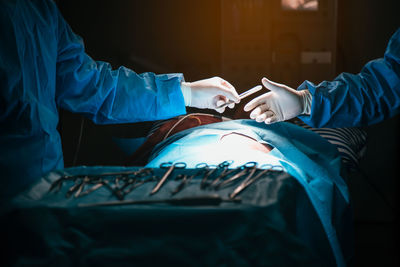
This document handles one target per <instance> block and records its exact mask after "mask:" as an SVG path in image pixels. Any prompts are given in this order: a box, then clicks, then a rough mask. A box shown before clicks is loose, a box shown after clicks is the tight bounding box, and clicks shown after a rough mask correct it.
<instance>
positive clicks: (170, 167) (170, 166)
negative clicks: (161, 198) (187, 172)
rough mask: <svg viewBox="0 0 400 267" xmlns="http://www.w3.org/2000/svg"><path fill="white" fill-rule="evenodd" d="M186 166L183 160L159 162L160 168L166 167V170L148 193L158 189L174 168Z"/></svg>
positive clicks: (152, 193)
mask: <svg viewBox="0 0 400 267" xmlns="http://www.w3.org/2000/svg"><path fill="white" fill-rule="evenodd" d="M185 167H186V163H184V162H177V163H172V162H164V163H161V164H160V168H164V169H165V168H168V170H167V171H166V172H165V173H164V175H163V177H162V178H161V180H160V181H159V182H158V183H157V184H156V186H155V187H154V188H153V190H151V192H150V195H154V194H155V193H157V192H158V190H160V188H161V186H163V184H164V183H165V181H166V180H167V179H168V177H169V176H170V175H171V173H172V171H173V170H174V169H175V168H176V169H184V168H185Z"/></svg>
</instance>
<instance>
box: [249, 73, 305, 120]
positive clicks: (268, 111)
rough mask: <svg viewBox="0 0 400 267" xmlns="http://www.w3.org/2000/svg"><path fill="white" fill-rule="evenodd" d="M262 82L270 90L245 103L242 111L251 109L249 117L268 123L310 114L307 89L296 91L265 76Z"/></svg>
mask: <svg viewBox="0 0 400 267" xmlns="http://www.w3.org/2000/svg"><path fill="white" fill-rule="evenodd" d="M262 83H263V85H264V86H265V87H266V88H267V89H269V90H270V92H268V93H266V94H263V95H261V96H259V97H256V98H254V99H253V100H251V101H250V102H249V103H247V104H246V106H245V107H244V111H250V110H253V111H252V112H251V113H250V118H251V119H253V120H254V119H255V120H256V121H257V122H263V121H264V122H265V123H266V124H270V123H273V122H278V121H285V120H289V119H292V118H294V117H297V116H299V115H301V114H306V115H309V114H310V111H311V102H312V95H311V93H310V92H309V91H308V90H302V91H296V90H294V89H293V88H290V87H288V86H286V85H284V84H279V83H275V82H272V81H270V80H268V79H267V78H263V79H262Z"/></svg>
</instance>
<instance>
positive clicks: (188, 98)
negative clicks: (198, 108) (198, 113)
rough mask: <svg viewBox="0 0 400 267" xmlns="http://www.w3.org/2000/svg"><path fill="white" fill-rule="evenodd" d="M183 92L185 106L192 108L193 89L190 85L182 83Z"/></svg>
mask: <svg viewBox="0 0 400 267" xmlns="http://www.w3.org/2000/svg"><path fill="white" fill-rule="evenodd" d="M181 91H182V94H183V99H184V100H185V106H186V107H190V106H191V105H192V89H191V88H190V83H187V82H182V83H181Z"/></svg>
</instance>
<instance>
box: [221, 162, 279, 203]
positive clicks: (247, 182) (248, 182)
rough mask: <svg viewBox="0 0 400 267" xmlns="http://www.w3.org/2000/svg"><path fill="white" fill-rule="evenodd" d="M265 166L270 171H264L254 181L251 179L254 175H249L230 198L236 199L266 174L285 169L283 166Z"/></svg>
mask: <svg viewBox="0 0 400 267" xmlns="http://www.w3.org/2000/svg"><path fill="white" fill-rule="evenodd" d="M263 166H268V167H269V168H268V169H265V170H262V171H261V172H259V173H258V174H257V175H256V176H254V178H253V179H251V177H252V175H249V176H248V177H246V179H245V180H244V181H243V182H242V183H241V184H240V185H238V186H237V187H236V188H235V190H233V192H232V193H230V194H229V198H230V199H232V198H235V197H236V196H237V195H239V194H240V193H241V192H242V191H243V190H245V189H246V188H247V187H249V186H250V185H251V184H252V183H254V182H255V181H257V180H258V179H259V178H261V177H262V176H263V175H264V174H267V173H268V172H270V171H283V168H282V167H281V166H273V165H271V164H264V165H262V167H263Z"/></svg>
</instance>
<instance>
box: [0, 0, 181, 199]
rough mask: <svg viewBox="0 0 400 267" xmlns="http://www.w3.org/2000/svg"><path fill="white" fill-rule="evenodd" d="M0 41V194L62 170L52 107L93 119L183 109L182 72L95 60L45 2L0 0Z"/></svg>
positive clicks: (136, 117) (123, 119)
mask: <svg viewBox="0 0 400 267" xmlns="http://www.w3.org/2000/svg"><path fill="white" fill-rule="evenodd" d="M0 40H1V41H0V88H1V91H0V199H2V198H8V196H10V195H13V194H15V193H17V192H18V191H19V190H21V189H23V188H24V187H26V186H27V185H29V184H30V183H32V182H34V181H35V180H36V179H38V178H39V177H41V176H43V174H45V173H47V172H49V171H51V170H54V169H61V168H63V154H62V150H61V140H60V135H59V133H58V132H57V124H58V108H63V109H66V110H69V111H72V112H78V113H81V114H83V115H85V116H86V117H88V118H90V119H92V120H93V121H94V122H95V123H100V124H106V123H128V122H139V121H150V120H159V119H166V118H169V117H173V116H177V115H181V114H184V113H185V112H186V110H185V105H184V99H183V96H182V93H181V90H180V82H181V80H182V79H183V76H182V74H165V75H155V74H154V73H143V74H140V75H138V74H136V73H135V72H133V71H132V70H130V69H127V68H124V67H121V68H119V69H117V70H112V68H111V66H110V64H108V63H105V62H99V61H94V60H93V59H91V58H90V57H89V56H88V55H87V54H86V53H85V51H84V45H83V42H82V39H81V38H80V37H79V36H77V35H76V34H74V33H73V32H72V30H71V28H70V27H69V26H68V24H67V23H66V22H65V20H64V19H63V17H62V16H61V14H60V13H59V11H58V9H57V7H56V5H55V4H54V3H53V2H52V1H47V0H46V1H43V0H32V1H22V0H5V1H1V2H0Z"/></svg>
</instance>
